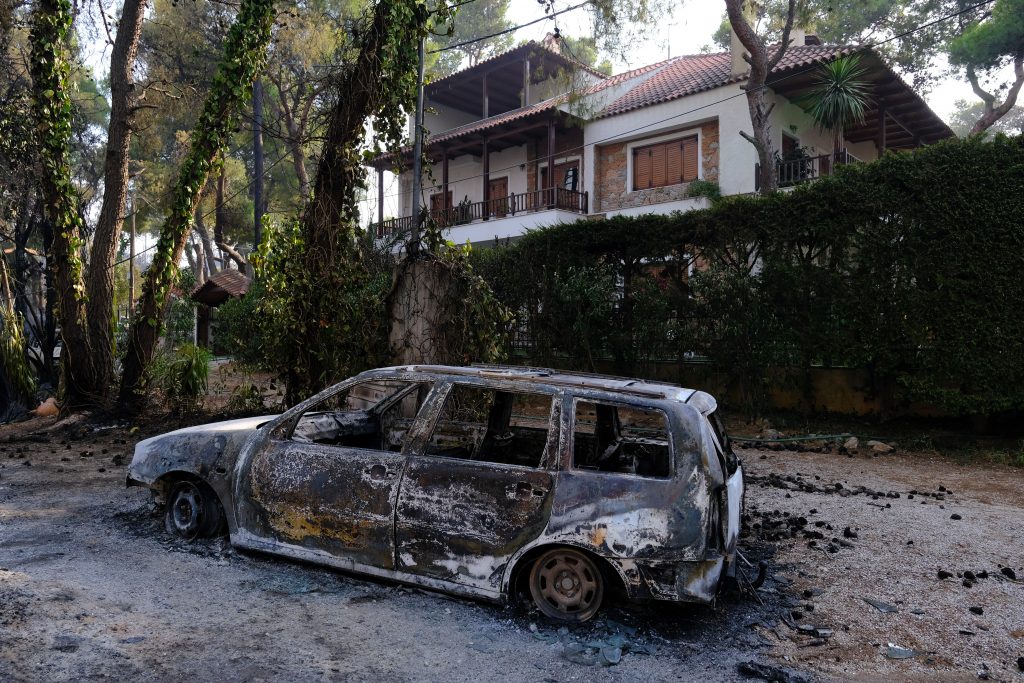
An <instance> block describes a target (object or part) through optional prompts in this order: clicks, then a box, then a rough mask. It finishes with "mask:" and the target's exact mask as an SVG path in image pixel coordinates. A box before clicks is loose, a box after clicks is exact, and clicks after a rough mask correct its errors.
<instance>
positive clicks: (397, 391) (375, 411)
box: [291, 380, 430, 451]
mask: <svg viewBox="0 0 1024 683" xmlns="http://www.w3.org/2000/svg"><path fill="white" fill-rule="evenodd" d="M429 391H430V384H429V383H424V382H409V381H405V380H371V381H368V382H359V383H358V384H354V385H352V386H350V387H348V388H347V389H344V390H342V391H339V392H338V393H336V394H332V395H331V396H328V397H327V398H325V399H323V400H322V401H320V402H319V403H317V404H315V405H313V406H312V407H310V409H309V410H307V411H306V412H304V413H303V414H302V416H301V417H300V418H299V420H298V422H297V423H296V424H295V429H294V430H293V431H292V435H291V439H292V440H293V441H298V442H300V443H319V444H328V445H332V446H346V447H351V448H370V449H374V450H382V451H401V450H402V446H403V445H404V443H405V436H406V434H407V432H408V431H409V428H410V427H411V426H412V423H413V421H414V420H415V419H416V414H417V413H419V410H420V407H421V406H422V405H423V400H424V399H425V398H426V396H427V393H428V392H429Z"/></svg>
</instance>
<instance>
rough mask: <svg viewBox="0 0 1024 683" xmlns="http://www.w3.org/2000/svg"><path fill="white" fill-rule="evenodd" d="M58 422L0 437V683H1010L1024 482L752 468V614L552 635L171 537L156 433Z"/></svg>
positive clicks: (516, 618)
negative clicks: (145, 468)
mask: <svg viewBox="0 0 1024 683" xmlns="http://www.w3.org/2000/svg"><path fill="white" fill-rule="evenodd" d="M52 427H53V421H52V420H51V421H45V420H35V421H32V422H28V423H22V424H19V425H11V426H4V427H0V681H8V680H10V681H35V680H58V681H71V680H74V681H80V680H143V681H145V680H181V679H185V678H194V679H199V680H205V679H214V678H215V679H217V680H224V681H259V680H268V681H269V680H282V679H287V680H289V681H291V682H297V681H335V680H337V681H349V680H354V681H380V680H387V681H406V680H408V681H434V680H444V681H486V680H499V679H500V680H503V681H520V680H521V681H563V680H588V681H589V680H598V681H605V680H607V681H634V680H644V681H648V680H650V681H662V680H702V681H729V680H736V679H737V678H738V677H739V673H738V670H737V665H738V664H739V663H740V662H746V661H751V660H753V661H756V662H760V663H762V664H766V665H771V666H780V667H784V668H786V669H788V670H790V671H791V672H792V673H793V675H794V680H796V678H795V677H796V676H802V677H804V678H805V679H807V680H816V679H820V680H833V679H838V680H858V681H874V680H912V681H934V680H939V681H945V680H949V681H954V680H977V678H978V677H979V673H980V674H981V675H983V676H988V677H990V678H991V679H992V680H1006V681H1024V673H1020V672H1019V671H1018V663H1017V658H1018V657H1021V656H1024V584H1022V583H1021V582H1019V581H1015V580H1013V579H1011V578H1010V577H1009V576H1008V575H1007V574H1012V575H1014V576H1016V577H1018V578H1024V542H1022V541H1024V493H1022V491H1021V486H1020V485H1019V482H1020V480H1021V474H1022V473H1021V471H1020V470H1014V469H1009V468H980V467H972V468H969V469H967V468H962V467H959V466H956V465H954V464H951V463H950V462H948V461H945V460H942V459H928V458H925V457H924V456H914V455H910V454H899V453H897V454H895V455H888V456H883V457H879V458H874V457H870V456H867V455H857V456H855V457H847V456H845V455H839V454H821V453H814V454H811V453H792V452H781V451H756V450H748V451H745V452H743V453H742V455H743V457H744V459H745V462H746V464H747V467H748V470H749V472H750V475H751V484H750V486H749V492H748V498H747V505H748V510H749V511H750V513H751V514H750V517H749V520H748V525H749V527H750V529H749V533H748V535H747V537H746V538H745V543H744V545H745V549H746V550H745V552H747V554H748V556H749V557H752V558H753V559H755V560H757V559H761V558H767V557H770V556H771V567H772V569H771V571H770V573H769V577H768V580H767V581H766V582H765V585H764V586H763V587H762V589H761V591H760V592H759V594H758V598H757V599H754V598H750V597H738V596H733V597H729V598H726V599H723V600H722V601H720V603H719V604H718V605H717V606H716V607H715V608H713V609H712V608H700V607H673V606H659V605H655V606H650V607H643V608H637V607H629V606H612V607H611V608H609V609H606V610H605V611H604V612H603V613H602V615H600V616H599V618H598V619H597V620H595V622H593V623H591V624H587V625H584V626H580V627H570V628H568V629H562V630H561V631H559V629H558V627H557V625H552V624H550V623H547V622H545V621H543V620H542V619H541V618H539V617H538V616H537V614H536V613H535V612H532V611H531V610H530V609H529V608H527V607H524V606H523V605H515V606H511V607H497V606H491V605H485V604H475V603H469V602H464V601H460V600H453V599H450V598H447V597H444V596H440V595H436V594H432V593H427V592H422V591H419V590H416V589H411V588H405V587H400V586H396V585H394V584H388V583H381V582H375V581H367V580H363V579H359V578H355V577H351V576H347V575H344V574H340V573H336V572H332V571H325V570H321V569H318V568H315V567H310V566H304V565H299V564H295V563H291V562H286V561H279V560H275V559H273V558H269V557H264V556H259V555H249V554H243V553H239V552H235V551H233V550H232V549H231V548H230V547H229V546H228V545H227V544H226V543H225V542H222V541H214V542H208V543H197V544H191V545H189V544H183V543H178V542H176V541H173V540H171V539H170V538H169V537H168V536H167V534H166V533H165V532H164V531H163V528H162V520H161V518H160V516H159V514H158V512H157V511H156V510H155V509H154V507H153V506H152V504H151V503H150V502H149V497H148V494H147V492H145V491H142V490H139V489H125V488H124V473H125V462H126V460H127V459H128V458H130V451H131V448H132V445H133V444H134V442H135V441H136V440H138V439H140V438H143V437H144V436H147V435H148V434H149V433H153V432H155V431H158V430H159V431H164V430H166V429H168V428H170V427H169V426H168V425H166V424H161V425H157V424H153V425H150V426H146V425H143V426H142V429H141V431H138V432H135V433H129V431H128V429H127V428H126V427H117V428H111V429H102V430H101V431H93V426H88V425H78V426H76V427H73V428H72V429H70V430H64V429H60V430H56V431H49V432H48V431H46V430H48V429H51V430H52ZM911 491H914V492H916V493H914V494H911V493H910V492H911ZM886 494H888V496H889V497H887V495H886ZM896 494H898V497H896ZM911 495H913V498H911V497H910V496H911ZM953 514H956V515H958V516H959V517H960V519H951V516H952V515H953ZM847 527H849V531H848V532H847V533H846V534H845V535H844V530H846V529H847ZM911 542H912V543H911ZM808 544H812V545H813V547H808ZM1002 567H1010V568H1011V569H1012V571H1010V570H1008V571H1007V574H1004V573H1002ZM940 569H941V570H945V571H949V572H951V573H952V577H950V578H947V579H940V578H938V574H937V572H938V571H939V570H940ZM967 571H970V572H973V574H972V575H973V576H974V579H973V581H972V580H971V579H970V578H967V580H966V581H967V583H968V584H970V585H971V587H969V588H968V587H965V583H964V580H965V572H967ZM966 576H971V575H966ZM864 598H867V599H870V600H872V601H875V602H876V603H877V604H878V605H879V606H880V607H881V609H879V607H875V606H872V605H871V604H869V603H867V602H865V600H864ZM761 603H763V604H761ZM972 607H973V608H980V614H976V613H974V612H971V611H970V608H972ZM890 609H891V610H894V611H890ZM977 611H979V610H978V609H976V610H975V612H977ZM889 643H892V644H893V645H894V646H898V648H902V649H893V648H889V647H888V646H889ZM601 647H604V648H605V652H606V653H607V656H608V657H610V658H611V659H613V660H614V659H616V656H615V653H616V651H618V652H621V653H622V657H621V661H619V662H618V663H617V664H614V665H611V666H603V665H602V663H601V662H600V661H598V660H599V659H600V655H599V652H600V649H599V648H601ZM887 652H888V654H889V655H897V656H906V655H908V653H909V655H910V656H909V657H908V658H906V659H892V658H890V657H889V656H887ZM606 659H607V657H606ZM605 663H608V662H607V661H605Z"/></svg>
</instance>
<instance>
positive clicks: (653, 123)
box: [360, 0, 995, 202]
mask: <svg viewBox="0 0 1024 683" xmlns="http://www.w3.org/2000/svg"><path fill="white" fill-rule="evenodd" d="M993 2H995V0H983V2H979V3H976V4H974V5H970V6H968V7H965V8H963V9H961V10H959V11H957V12H953V13H951V14H947V15H945V16H942V17H939V18H938V19H933V20H932V21H929V22H926V23H924V24H921V25H919V26H915V27H914V28H911V29H908V30H906V31H903V32H902V33H898V34H895V35H893V36H890V37H888V38H886V39H884V40H878V41H875V42H873V43H868V44H866V45H861V46H859V47H856V48H854V49H852V50H851V51H850V53H849V54H856V53H858V52H865V51H867V50H871V49H873V48H876V47H878V46H880V45H884V44H886V43H890V42H892V41H894V40H899V39H900V38H904V37H906V36H908V35H910V34H912V33H916V32H917V31H922V30H924V29H926V28H930V27H931V26H934V25H936V24H938V23H941V22H943V21H947V20H949V19H953V18H955V17H958V16H960V15H962V14H965V13H967V12H971V11H973V10H976V9H978V8H979V7H984V6H985V5H990V4H992V3H993ZM534 23H536V22H534ZM820 66H821V62H818V63H815V64H812V65H809V66H807V67H806V68H803V69H799V70H797V71H794V72H792V73H790V74H787V75H785V76H782V77H780V78H777V79H775V80H773V81H772V84H771V85H772V86H775V85H777V84H778V83H780V82H782V81H785V80H788V79H790V78H794V77H796V76H802V75H804V74H807V73H810V72H811V71H814V70H816V69H818V68H819V67H820ZM725 85H728V84H725ZM768 88H769V84H767V83H765V84H764V85H762V86H761V89H762V90H767V89H768ZM747 92H748V91H742V92H738V93H735V94H733V95H729V96H728V97H723V98H722V99H719V100H715V101H714V102H709V103H707V104H704V105H701V106H699V107H694V108H693V109H689V110H687V111H683V112H679V113H677V114H673V115H671V116H666V117H665V118H663V119H659V120H657V121H651V122H650V123H645V124H643V125H641V126H637V127H636V128H633V129H630V130H626V131H622V132H619V133H616V134H615V135H611V136H608V137H605V138H602V139H600V140H594V141H592V142H587V143H584V144H582V145H579V146H576V147H571V148H568V149H565V150H562V151H561V152H560V153H559V156H560V157H564V156H566V155H567V154H571V153H576V152H582V151H583V150H584V149H585V148H587V147H593V146H596V145H600V144H603V143H605V142H610V141H612V140H621V139H622V138H623V137H625V136H627V135H631V134H633V133H637V132H640V131H642V130H644V129H647V128H651V127H652V126H658V125H660V124H662V123H667V122H669V121H672V120H674V119H678V118H680V117H683V116H686V115H688V114H693V113H695V112H698V111H701V110H703V109H707V108H709V107H714V106H716V105H719V104H722V103H724V102H728V101H730V100H734V99H736V98H737V97H746V94H747ZM559 97H564V95H560V96H559ZM520 165H521V164H518V163H517V164H511V165H509V166H505V167H503V168H498V169H490V170H489V173H488V175H494V174H496V173H501V172H502V171H510V170H512V169H514V168H518V167H519V166H520ZM483 176H484V174H483V173H478V174H476V175H471V176H467V177H465V178H459V179H458V180H456V181H455V182H465V181H467V180H475V179H477V178H483ZM432 187H439V186H438V185H434V186H432ZM385 197H387V198H392V197H401V193H398V194H394V195H385ZM360 201H363V202H369V201H370V200H369V199H364V200H360Z"/></svg>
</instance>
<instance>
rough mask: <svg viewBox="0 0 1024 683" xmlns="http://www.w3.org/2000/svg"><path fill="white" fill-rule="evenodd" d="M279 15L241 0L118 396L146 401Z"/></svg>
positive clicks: (269, 5) (267, 4) (178, 187)
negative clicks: (171, 304)
mask: <svg viewBox="0 0 1024 683" xmlns="http://www.w3.org/2000/svg"><path fill="white" fill-rule="evenodd" d="M273 19H274V3H273V0H242V3H241V6H240V8H239V11H238V16H237V18H236V19H235V23H234V24H233V25H232V27H231V30H230V32H229V34H228V37H227V40H226V41H225V43H224V56H223V59H222V60H221V63H220V65H219V67H218V68H217V73H216V75H215V76H214V78H213V83H212V85H211V87H210V92H209V94H208V95H207V97H206V101H205V103H204V105H203V111H202V113H201V114H200V117H199V120H198V122H197V123H196V126H195V129H194V130H193V132H192V138H191V147H190V149H189V152H188V154H187V155H186V156H185V159H184V161H183V162H182V165H181V169H180V170H179V172H178V180H177V183H176V184H175V186H174V190H173V192H172V197H171V208H170V212H169V214H168V215H167V218H166V219H165V221H164V224H163V227H162V229H161V231H160V238H159V240H158V242H157V248H156V253H155V254H154V256H153V262H152V264H151V265H150V267H149V270H147V271H146V279H145V282H144V283H143V286H142V296H141V298H140V300H139V304H138V308H137V311H136V314H135V318H134V320H133V321H132V326H131V330H130V331H129V335H128V344H127V349H126V350H125V357H124V370H123V374H122V375H121V389H120V396H119V399H120V401H121V404H122V405H124V406H140V405H141V404H142V403H143V400H142V399H143V396H144V393H143V390H144V387H143V382H144V376H145V371H146V368H147V366H148V365H149V363H150V361H151V360H152V358H153V353H154V350H155V348H156V342H157V338H158V337H159V334H160V325H161V319H162V318H163V316H162V312H163V309H164V307H165V306H166V304H167V299H168V295H169V294H170V288H171V285H172V284H173V282H174V276H175V273H176V271H177V268H178V261H179V260H180V259H181V255H182V250H183V249H184V247H185V240H186V238H187V236H188V232H189V230H190V229H191V226H192V219H193V216H194V215H195V211H196V206H197V205H198V203H199V199H200V196H201V192H202V189H203V186H204V185H206V181H207V179H208V178H209V177H210V175H211V173H213V172H215V171H216V170H218V168H219V164H220V163H222V154H223V151H224V149H225V147H226V145H227V141H228V138H229V136H230V135H231V133H232V132H233V131H234V129H235V128H236V127H237V125H238V123H239V116H240V107H241V105H243V104H244V103H246V102H247V101H248V99H249V96H250V93H251V91H252V82H253V79H254V78H255V77H256V76H257V75H258V74H259V72H260V69H261V68H262V67H263V63H264V61H265V59H266V52H267V45H268V44H269V42H270V29H271V26H272V24H273Z"/></svg>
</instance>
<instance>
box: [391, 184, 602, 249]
mask: <svg viewBox="0 0 1024 683" xmlns="http://www.w3.org/2000/svg"><path fill="white" fill-rule="evenodd" d="M589 200H590V198H589V196H588V195H587V193H586V192H577V191H576V190H568V189H565V188H562V187H551V188H546V189H543V190H536V191H534V192H523V193H520V194H515V193H512V194H510V195H508V196H507V197H499V198H494V199H490V200H487V201H482V202H471V203H465V204H458V205H456V206H451V207H447V208H441V209H433V210H431V211H430V213H429V214H428V216H429V220H432V221H434V222H435V223H437V225H438V226H440V227H442V228H445V229H447V230H448V231H450V235H449V236H450V237H451V238H452V239H453V240H454V241H456V242H462V241H464V239H460V238H461V237H467V238H469V239H470V240H471V241H476V240H473V239H472V235H471V234H470V233H469V231H464V230H461V226H467V225H474V224H475V225H478V226H479V224H482V223H484V222H485V221H487V222H489V223H491V227H492V228H496V227H497V223H498V222H500V223H506V222H512V223H515V224H516V225H517V226H520V227H535V225H539V224H541V222H538V221H536V220H532V221H528V222H529V223H530V225H526V226H524V225H523V223H524V217H525V216H528V215H531V214H539V213H541V212H548V211H553V212H569V213H571V214H579V215H586V214H587V213H588V212H589ZM536 218H540V217H539V216H536ZM543 218H550V219H551V220H550V221H548V223H556V222H558V221H559V220H560V218H561V217H560V216H559V215H558V214H557V213H555V214H553V215H552V216H550V217H549V216H544V217H543ZM371 227H372V228H373V229H375V230H376V231H377V237H390V236H392V235H395V234H404V233H409V232H411V231H412V227H413V217H412V216H403V217H402V218H388V219H387V220H384V221H383V222H380V223H374V224H373V225H372V226H371ZM456 231H458V232H459V233H462V232H465V233H467V234H466V235H461V234H457V233H456ZM500 232H504V231H494V234H491V235H487V236H486V237H485V238H487V239H489V238H491V237H494V236H496V235H497V236H499V237H503V236H505V235H502V234H499V233H500ZM520 232H521V229H518V230H516V231H515V234H519V233H520ZM472 233H473V234H476V233H480V230H473V231H472Z"/></svg>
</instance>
